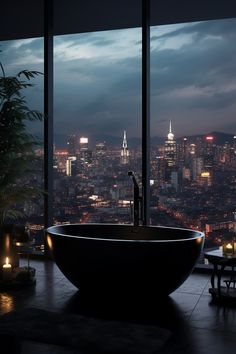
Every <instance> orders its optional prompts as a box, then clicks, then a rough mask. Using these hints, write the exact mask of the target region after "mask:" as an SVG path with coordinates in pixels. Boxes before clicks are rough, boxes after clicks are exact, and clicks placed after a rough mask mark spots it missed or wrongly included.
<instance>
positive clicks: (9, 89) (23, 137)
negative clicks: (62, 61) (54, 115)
mask: <svg viewBox="0 0 236 354" xmlns="http://www.w3.org/2000/svg"><path fill="white" fill-rule="evenodd" d="M40 74H41V73H40V72H38V71H29V70H23V71H21V72H19V73H18V74H16V75H15V76H6V74H5V71H4V68H3V65H2V64H1V63H0V266H1V265H2V264H3V263H4V257H5V256H6V253H9V252H10V253H11V251H12V236H10V239H9V240H7V239H6V234H7V235H11V228H12V226H11V225H9V224H13V223H16V222H17V220H19V218H22V217H23V216H24V212H23V208H21V207H19V206H22V205H23V204H24V203H26V202H27V201H29V200H30V201H32V200H33V199H34V200H37V199H38V197H39V196H42V193H43V191H42V190H41V189H39V188H35V187H33V186H31V185H29V184H27V178H26V177H27V176H28V175H29V174H30V173H33V172H34V171H33V170H34V166H35V162H36V161H37V159H38V157H37V155H36V153H35V148H36V147H37V146H38V145H39V144H40V141H39V140H38V138H36V137H35V136H34V135H32V134H31V133H30V132H29V129H28V127H27V123H28V122H30V121H41V120H42V119H43V114H42V113H40V112H39V111H37V110H32V109H30V108H29V106H28V103H27V102H26V100H25V97H24V91H25V90H26V89H28V88H30V87H32V86H33V84H32V83H31V80H32V79H34V78H35V77H36V76H38V75H40ZM8 238H9V236H8ZM9 247H10V250H9Z"/></svg>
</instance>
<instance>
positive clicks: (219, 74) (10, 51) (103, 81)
mask: <svg viewBox="0 0 236 354" xmlns="http://www.w3.org/2000/svg"><path fill="white" fill-rule="evenodd" d="M235 43H236V19H229V20H215V21H206V22H195V23H188V24H179V25H168V26H159V27H153V28H152V30H151V134H152V136H166V134H167V132H168V126H169V121H170V120H171V121H172V128H173V132H174V134H175V136H176V137H180V136H183V135H194V134H204V133H208V132H211V131H223V132H228V133H233V134H234V133H236V119H235V112H236V45H235ZM0 49H1V50H2V53H0V58H1V62H2V63H3V65H4V67H5V70H6V74H7V75H11V74H13V73H16V72H18V71H20V70H23V69H32V70H35V69H36V70H39V71H43V40H42V39H41V38H38V39H25V40H18V41H6V42H1V43H0ZM54 53H55V57H54V58H55V64H54V80H55V87H54V88H55V92H54V103H55V106H54V107H55V109H54V117H55V124H54V126H55V133H56V134H70V133H77V134H78V135H80V136H82V135H88V136H89V135H100V134H108V135H114V136H122V135H123V131H124V130H127V135H128V137H135V136H138V137H140V136H141V30H140V29H127V30H114V31H104V32H96V33H85V34H76V35H66V36H58V37H55V40H54ZM35 83H36V86H35V87H34V88H33V89H32V92H29V91H28V92H27V93H26V95H27V99H28V101H29V103H30V105H31V106H32V108H37V109H42V107H43V79H42V78H40V79H37V80H36V81H35ZM38 128H39V127H37V125H35V126H34V130H35V131H37V129H38Z"/></svg>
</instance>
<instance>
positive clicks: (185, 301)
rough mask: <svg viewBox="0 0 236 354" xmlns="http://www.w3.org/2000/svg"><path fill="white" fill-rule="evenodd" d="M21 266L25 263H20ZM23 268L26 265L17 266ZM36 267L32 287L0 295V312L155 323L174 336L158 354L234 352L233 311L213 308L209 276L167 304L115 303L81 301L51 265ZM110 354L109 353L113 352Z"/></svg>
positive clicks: (62, 352) (25, 350)
mask: <svg viewBox="0 0 236 354" xmlns="http://www.w3.org/2000/svg"><path fill="white" fill-rule="evenodd" d="M21 262H23V263H24V260H22V261H21ZM21 265H24V264H21ZM30 265H31V266H32V267H35V268H36V278H37V282H36V285H35V286H33V287H29V288H26V289H21V290H14V291H13V290H11V291H7V292H1V293H0V314H1V315H2V314H4V313H6V312H9V311H11V310H14V309H22V308H24V307H36V308H40V309H47V310H53V311H60V312H61V311H64V312H69V313H80V314H83V315H86V316H92V317H102V318H107V319H113V320H114V319H118V320H125V321H131V322H136V323H144V324H151V325H157V326H159V327H163V328H167V329H169V330H170V331H171V332H172V333H173V335H172V337H171V340H170V341H169V342H168V343H167V344H166V346H164V347H163V348H162V351H161V353H162V354H172V353H173V354H174V353H175V354H209V353H214V354H225V353H227V354H231V353H232V354H233V353H235V335H236V307H235V308H234V307H227V306H217V305H216V304H212V301H211V296H210V295H209V294H208V288H209V286H210V282H209V275H208V274H198V273H194V274H192V275H191V276H190V277H189V278H188V279H187V280H186V281H185V283H184V284H183V285H182V286H181V287H180V288H179V289H178V290H177V291H175V292H174V293H173V294H171V295H170V296H169V298H168V299H166V300H165V301H164V300H162V301H160V300H159V301H156V302H154V303H153V302H150V303H149V302H148V301H147V302H145V303H144V304H143V305H141V304H140V302H138V303H137V302H135V301H133V302H132V303H129V304H125V306H123V305H122V306H120V304H119V303H117V302H116V303H114V304H113V303H112V301H111V299H110V301H107V300H104V301H101V299H97V297H96V296H95V294H94V296H91V299H89V300H88V299H83V298H82V297H81V295H80V293H79V291H77V289H76V288H75V287H74V286H73V285H72V284H70V282H69V281H68V280H67V279H66V278H65V277H64V276H63V274H62V273H61V272H60V270H59V269H58V268H57V266H56V265H54V263H53V262H51V261H41V260H32V261H31V264H30ZM29 353H34V354H40V353H44V354H49V353H54V354H67V353H68V354H71V353H74V351H71V350H66V349H64V348H61V347H57V346H53V345H45V344H43V343H36V342H30V341H27V342H24V343H23V345H22V354H29ZM111 354H112V353H111Z"/></svg>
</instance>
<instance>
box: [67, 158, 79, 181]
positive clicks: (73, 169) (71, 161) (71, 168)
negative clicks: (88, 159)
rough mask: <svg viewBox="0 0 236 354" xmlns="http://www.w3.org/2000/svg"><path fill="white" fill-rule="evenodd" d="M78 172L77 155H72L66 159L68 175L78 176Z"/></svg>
mask: <svg viewBox="0 0 236 354" xmlns="http://www.w3.org/2000/svg"><path fill="white" fill-rule="evenodd" d="M76 173H77V166H76V157H75V156H70V157H68V159H67V160H66V175H67V176H76Z"/></svg>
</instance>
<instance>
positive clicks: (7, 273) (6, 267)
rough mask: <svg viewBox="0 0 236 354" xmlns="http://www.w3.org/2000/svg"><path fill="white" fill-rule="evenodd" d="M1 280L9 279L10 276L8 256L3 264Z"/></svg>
mask: <svg viewBox="0 0 236 354" xmlns="http://www.w3.org/2000/svg"><path fill="white" fill-rule="evenodd" d="M2 274H3V280H5V281H6V280H9V279H10V277H11V264H10V263H9V258H8V257H7V258H6V263H5V264H3V273H2Z"/></svg>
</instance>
